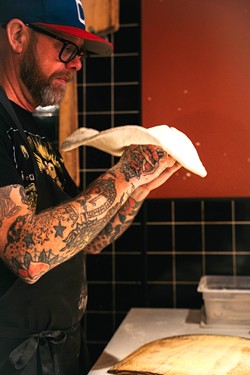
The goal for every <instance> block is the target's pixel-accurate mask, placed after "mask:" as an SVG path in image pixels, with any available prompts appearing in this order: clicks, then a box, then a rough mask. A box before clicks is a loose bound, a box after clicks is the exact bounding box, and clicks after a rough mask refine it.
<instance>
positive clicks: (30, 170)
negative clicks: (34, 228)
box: [8, 128, 65, 211]
mask: <svg viewBox="0 0 250 375" xmlns="http://www.w3.org/2000/svg"><path fill="white" fill-rule="evenodd" d="M25 134H26V136H27V140H28V143H29V146H30V147H31V149H32V151H33V154H34V157H35V160H36V163H37V166H38V169H39V172H40V173H41V174H46V175H47V176H49V178H51V179H52V180H53V181H54V183H56V184H57V185H58V187H60V188H61V189H63V188H64V185H65V178H64V175H63V170H62V160H61V158H60V155H58V154H57V153H56V151H55V150H54V149H53V147H52V146H51V144H50V143H49V142H48V140H47V139H46V137H41V136H40V135H39V134H33V133H30V132H28V131H25ZM8 135H9V137H10V138H11V139H12V142H13V159H14V161H15V164H16V168H17V170H18V172H19V174H20V176H21V178H22V181H23V183H24V188H25V192H26V195H27V198H28V202H29V205H30V207H31V209H32V210H33V211H35V209H36V205H37V194H38V193H37V187H36V181H35V172H34V165H33V160H32V158H31V157H30V155H29V151H28V150H27V146H26V145H25V144H24V141H23V139H22V138H21V136H20V134H19V132H18V130H17V129H14V128H11V129H9V131H8Z"/></svg>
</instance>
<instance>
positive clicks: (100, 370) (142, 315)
mask: <svg viewBox="0 0 250 375" xmlns="http://www.w3.org/2000/svg"><path fill="white" fill-rule="evenodd" d="M200 321H201V312H200V310H188V309H146V308H145V309H144V308H133V309H131V310H130V311H129V313H128V314H127V316H126V318H125V319H124V320H123V322H122V323H121V325H120V326H119V328H118V329H117V331H116V332H115V334H114V336H113V337H112V338H111V340H110V342H109V343H108V345H107V346H106V348H105V350H104V351H103V353H102V354H101V356H100V357H99V359H98V360H97V362H96V364H95V365H94V367H93V368H92V369H91V371H90V372H89V375H104V374H106V373H107V370H108V369H109V368H110V367H112V366H113V365H114V364H115V363H117V362H118V361H120V360H121V359H123V358H124V357H126V356H127V355H128V354H130V353H131V352H132V351H134V350H135V349H137V348H139V347H140V346H142V345H143V344H146V343H147V342H150V341H153V340H156V339H159V338H164V337H169V336H178V335H183V334H195V333H196V334H197V333H199V334H202V333H204V334H206V333H209V334H217V335H219V334H225V335H234V336H241V337H247V338H250V334H249V331H250V327H249V329H246V328H242V329H241V328H223V329H221V328H207V327H201V325H200Z"/></svg>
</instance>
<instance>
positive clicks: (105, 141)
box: [61, 125, 207, 177]
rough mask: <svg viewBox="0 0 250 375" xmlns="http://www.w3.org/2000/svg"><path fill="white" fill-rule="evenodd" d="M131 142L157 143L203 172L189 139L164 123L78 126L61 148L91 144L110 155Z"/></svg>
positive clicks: (120, 153)
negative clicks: (99, 127) (108, 126)
mask: <svg viewBox="0 0 250 375" xmlns="http://www.w3.org/2000/svg"><path fill="white" fill-rule="evenodd" d="M131 144H141V145H142V144H153V145H159V146H161V147H162V148H163V149H165V150H166V151H167V152H168V154H169V155H171V156H172V157H173V158H174V159H175V160H177V161H178V162H179V163H180V164H181V165H182V166H183V167H185V168H186V169H188V170H190V171H191V172H193V173H196V174H198V175H199V176H201V177H205V176H206V175H207V171H206V169H205V168H204V166H203V164H202V162H201V160H200V158H199V155H198V153H197V151H196V148H195V147H194V145H193V143H192V142H191V140H190V139H189V138H188V137H187V136H186V135H185V134H184V133H182V132H181V131H179V130H177V129H175V128H172V127H169V126H167V125H158V126H153V127H152V128H148V129H146V128H144V127H142V126H138V125H125V126H117V127H115V128H111V129H107V130H104V131H101V132H99V131H98V130H96V129H91V128H84V127H82V128H79V129H77V130H76V131H74V132H73V133H72V134H71V135H70V136H69V137H68V138H66V139H65V140H64V142H63V143H62V145H61V150H62V151H70V150H73V149H75V148H76V147H79V146H92V147H96V148H98V149H99V150H101V151H104V152H107V153H109V154H111V155H114V156H121V155H122V153H123V151H124V150H125V148H126V147H128V146H130V145H131Z"/></svg>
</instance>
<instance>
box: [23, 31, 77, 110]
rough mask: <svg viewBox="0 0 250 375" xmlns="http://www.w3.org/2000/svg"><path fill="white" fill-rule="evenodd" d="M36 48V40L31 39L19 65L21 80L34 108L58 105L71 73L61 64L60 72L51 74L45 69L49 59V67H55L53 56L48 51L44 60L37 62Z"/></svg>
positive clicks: (37, 51)
mask: <svg viewBox="0 0 250 375" xmlns="http://www.w3.org/2000/svg"><path fill="white" fill-rule="evenodd" d="M36 46H37V40H36V38H34V39H33V38H32V39H31V41H30V44H29V46H28V48H27V50H26V51H25V53H24V55H23V59H22V62H21V65H20V77H21V80H22V81H23V83H24V85H25V86H26V88H27V89H28V90H29V92H30V94H31V96H32V98H33V100H34V102H35V104H36V106H42V107H46V106H48V105H55V104H58V103H60V102H61V100H62V99H63V97H64V94H65V90H66V82H68V81H69V80H71V79H72V74H73V73H72V72H71V71H70V70H69V69H66V68H65V66H64V64H62V63H59V65H60V70H57V71H55V72H52V71H51V69H48V68H47V66H48V62H47V63H46V61H47V60H48V59H49V58H50V59H51V61H52V62H51V64H50V65H51V66H52V64H53V65H55V64H54V62H53V60H52V59H53V55H52V56H51V53H50V52H49V51H48V54H47V56H46V55H44V56H43V57H44V59H43V60H42V59H41V61H39V58H38V54H39V49H38V48H36ZM54 54H55V51H54ZM46 59H47V60H46Z"/></svg>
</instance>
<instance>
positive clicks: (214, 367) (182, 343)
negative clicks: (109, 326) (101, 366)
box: [108, 335, 250, 375]
mask: <svg viewBox="0 0 250 375" xmlns="http://www.w3.org/2000/svg"><path fill="white" fill-rule="evenodd" d="M108 372H109V373H111V374H120V375H121V374H142V375H145V374H147V375H150V374H152V375H249V374H250V340H249V339H246V338H242V337H236V336H224V335H183V336H174V337H169V338H165V339H160V340H155V341H152V342H150V343H148V344H145V345H143V346H142V347H140V348H139V349H137V350H136V351H134V352H133V353H132V354H130V355H129V356H128V357H126V358H125V359H123V360H122V361H120V362H119V363H117V364H116V365H115V366H113V367H112V368H111V369H109V371H108Z"/></svg>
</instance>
